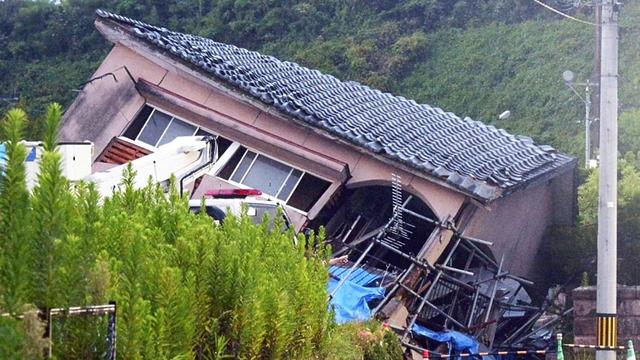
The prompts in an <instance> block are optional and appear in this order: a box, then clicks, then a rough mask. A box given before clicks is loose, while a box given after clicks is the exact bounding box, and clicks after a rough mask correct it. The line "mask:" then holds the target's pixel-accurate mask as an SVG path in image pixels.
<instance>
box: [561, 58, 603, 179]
mask: <svg viewBox="0 0 640 360" xmlns="http://www.w3.org/2000/svg"><path fill="white" fill-rule="evenodd" d="M573 78H574V74H573V71H571V70H565V71H564V72H562V79H564V84H565V85H567V87H568V88H569V89H571V91H573V93H574V94H575V95H576V96H577V97H578V98H579V99H580V100H582V102H583V103H584V168H585V169H588V168H590V167H592V165H591V123H592V121H591V119H590V117H591V87H592V86H598V84H597V83H595V84H594V83H591V82H590V81H589V79H587V81H586V82H584V83H574V82H573ZM573 85H578V86H584V97H583V96H581V95H580V93H578V91H577V90H576V88H575V87H574V86H573Z"/></svg>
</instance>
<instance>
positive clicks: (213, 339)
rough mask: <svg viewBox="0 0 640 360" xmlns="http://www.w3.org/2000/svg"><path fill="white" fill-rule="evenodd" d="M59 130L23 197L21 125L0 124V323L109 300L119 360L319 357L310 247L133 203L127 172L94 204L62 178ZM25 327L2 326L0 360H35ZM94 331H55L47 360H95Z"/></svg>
mask: <svg viewBox="0 0 640 360" xmlns="http://www.w3.org/2000/svg"><path fill="white" fill-rule="evenodd" d="M59 119H60V108H59V106H55V105H54V106H51V107H50V108H49V110H48V114H47V122H46V127H47V132H46V134H47V136H46V137H45V142H44V150H45V152H44V154H43V156H42V159H41V173H40V175H39V179H38V185H37V187H36V188H35V189H34V190H33V191H32V192H31V193H29V192H28V191H27V187H26V184H25V176H24V173H25V169H24V163H23V161H24V159H25V156H26V151H25V148H24V147H23V146H22V145H21V144H19V141H20V139H21V135H22V130H23V127H24V124H25V121H26V119H25V113H24V112H23V111H21V110H11V111H10V112H9V113H8V114H7V115H6V116H5V118H4V121H3V131H4V136H5V137H6V138H7V139H8V141H7V142H6V146H7V153H8V163H7V165H6V168H5V169H4V172H3V173H2V175H1V176H0V224H1V225H0V226H2V231H0V295H1V297H0V311H1V312H10V313H12V314H20V313H23V312H24V311H26V310H28V309H29V306H31V305H27V304H34V305H35V306H37V307H38V308H41V309H43V308H48V307H61V306H62V307H66V306H81V305H89V304H103V303H106V302H107V301H109V300H115V301H117V304H118V329H117V331H118V342H117V344H118V356H119V358H122V359H139V358H153V359H165V358H174V359H175V358H181V359H183V358H184V359H186V358H199V359H217V358H223V357H224V356H232V357H234V358H246V359H255V358H264V359H308V358H325V357H331V356H330V354H329V348H330V346H329V342H330V341H331V339H332V336H331V333H332V332H333V331H335V329H336V327H335V326H334V325H333V320H332V316H331V313H330V312H329V311H327V292H326V283H327V279H328V273H327V268H326V265H325V261H324V260H326V257H327V254H326V251H325V249H324V248H323V247H322V246H317V245H315V246H314V247H309V246H307V245H306V244H318V243H319V244H321V243H322V242H321V241H314V237H311V238H310V239H309V240H308V242H304V241H300V242H299V243H298V244H297V245H295V244H294V241H293V239H294V236H293V233H292V232H285V233H280V232H271V231H269V230H268V228H269V226H268V224H267V222H264V223H263V224H262V225H261V226H254V225H252V223H251V221H250V220H249V219H248V218H246V217H233V216H231V215H230V216H229V217H228V218H227V219H225V222H224V224H223V225H216V224H214V223H213V222H212V221H211V219H210V218H209V217H207V216H206V215H204V214H205V213H204V212H202V214H203V215H194V214H192V213H190V212H189V210H188V206H187V204H186V201H187V200H186V199H185V198H181V197H180V196H179V195H178V194H177V192H176V191H173V190H172V191H171V192H170V194H169V195H168V196H166V195H165V194H163V192H162V190H161V189H160V188H159V186H156V185H150V186H149V187H147V188H145V189H142V190H134V189H133V187H132V185H131V182H132V179H133V176H134V174H133V170H132V169H129V171H128V172H127V173H126V175H125V176H124V179H123V188H122V189H121V191H120V192H118V193H116V194H115V195H114V196H113V197H111V198H108V199H100V197H99V196H98V194H97V193H96V191H95V189H94V187H93V186H92V185H91V184H77V185H76V184H71V183H69V181H67V180H66V179H65V178H64V177H63V176H62V174H61V171H60V155H59V154H58V153H56V152H55V132H56V129H57V126H58V122H59ZM276 228H279V227H278V226H276ZM29 324H31V323H29ZM29 324H27V321H19V320H14V319H13V318H11V317H9V318H2V319H0V358H3V359H10V358H31V357H32V356H33V354H34V353H35V354H39V353H41V348H42V346H43V344H40V343H38V342H37V341H35V340H34V339H36V340H37V339H38V338H41V335H42V332H41V330H38V329H39V328H38V326H37V321H36V322H35V323H34V324H35V325H29ZM105 330H106V325H105V320H104V319H100V318H82V319H78V318H67V319H62V320H56V321H55V322H54V329H53V334H54V337H53V350H54V355H55V356H56V357H57V358H98V357H99V356H100V354H101V353H102V352H103V351H104V350H105V349H104V348H105V343H104V342H105V341H104V333H105ZM38 331H40V332H39V334H40V336H37V335H36V336H33V334H34V333H35V334H38ZM34 341H35V342H34ZM34 344H35V345H34ZM34 348H35V349H36V350H34ZM38 349H40V350H38Z"/></svg>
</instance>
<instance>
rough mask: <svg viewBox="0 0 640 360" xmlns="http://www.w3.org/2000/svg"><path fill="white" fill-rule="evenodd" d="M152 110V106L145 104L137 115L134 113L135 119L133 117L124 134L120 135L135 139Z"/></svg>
mask: <svg viewBox="0 0 640 360" xmlns="http://www.w3.org/2000/svg"><path fill="white" fill-rule="evenodd" d="M152 111H153V108H152V107H150V106H148V105H145V106H144V107H143V108H142V110H140V112H138V115H136V117H135V119H133V121H132V122H131V125H129V127H128V128H127V130H126V131H125V132H124V134H122V136H124V137H126V138H129V139H131V140H135V139H136V138H137V137H138V134H140V131H141V130H142V127H143V126H144V123H145V122H146V121H147V119H148V118H149V115H151V112H152Z"/></svg>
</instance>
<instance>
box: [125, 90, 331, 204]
mask: <svg viewBox="0 0 640 360" xmlns="http://www.w3.org/2000/svg"><path fill="white" fill-rule="evenodd" d="M144 106H148V107H150V108H151V109H152V111H151V112H150V113H149V116H148V117H147V118H146V119H145V121H144V125H143V126H142V127H141V128H140V132H139V133H138V134H137V135H136V138H135V139H129V138H128V137H127V139H129V140H131V141H133V142H135V143H136V144H137V145H139V146H141V147H144V148H146V149H148V150H150V151H153V152H155V151H156V150H157V149H158V146H157V144H159V143H160V141H161V140H162V137H163V136H164V135H165V133H166V132H167V130H168V129H169V127H170V126H171V124H172V123H173V120H175V119H177V120H179V121H182V122H184V123H186V124H189V125H191V126H194V127H195V131H194V132H193V135H195V134H197V133H198V131H200V130H202V131H205V132H207V133H210V134H211V135H213V136H219V134H218V133H217V132H216V131H212V130H211V129H209V128H206V127H203V126H200V125H197V124H195V123H193V122H191V121H188V120H185V119H184V118H182V117H180V116H177V115H175V114H174V113H172V112H170V111H167V110H165V109H163V108H162V107H161V106H157V105H155V104H154V103H150V102H146V103H145V104H144V105H143V106H142V107H140V110H138V113H136V116H135V117H137V116H138V114H139V113H140V111H142V109H144ZM156 111H160V112H162V113H164V114H167V115H168V116H171V120H170V121H169V123H168V124H167V126H166V128H165V129H164V130H163V132H162V134H161V135H160V137H159V138H158V140H157V142H156V145H151V144H148V143H146V142H144V141H142V140H138V139H139V137H140V135H141V134H142V132H143V131H144V129H145V128H146V127H147V124H148V123H149V120H150V119H151V117H152V116H153V114H154V113H155V112H156ZM135 117H134V119H135ZM130 126H131V124H129V126H127V127H126V128H125V129H123V131H122V133H121V134H120V136H124V133H125V132H126V131H127V129H128V128H129V127H130ZM226 139H228V140H229V141H231V145H230V146H229V147H228V148H227V149H226V150H225V151H224V152H223V153H222V154H218V162H217V164H216V165H214V166H213V168H212V169H211V171H210V172H209V173H208V174H209V175H210V176H214V177H216V178H217V179H219V180H221V181H224V182H227V183H229V184H231V185H234V186H236V187H238V188H241V189H251V187H249V186H247V185H244V184H242V181H244V179H245V178H246V177H247V174H248V173H249V172H250V170H251V168H252V167H253V165H254V164H255V161H256V160H257V159H258V157H260V156H264V157H265V158H268V159H271V160H273V161H276V162H278V163H280V164H283V165H285V166H288V167H289V168H290V170H289V173H288V174H287V177H286V178H285V179H284V181H283V182H282V184H281V185H280V187H279V188H278V192H277V194H276V195H271V194H267V193H263V196H264V197H266V198H267V199H269V200H271V201H274V202H276V203H278V204H280V205H282V206H287V208H289V209H292V210H294V211H296V212H298V213H300V214H302V215H305V216H306V214H307V211H304V210H301V209H298V208H296V207H293V206H291V205H288V204H287V203H288V202H289V200H290V199H291V197H292V196H293V194H294V192H295V191H296V190H297V188H298V186H299V185H300V182H301V181H302V178H303V177H304V176H305V175H306V174H309V175H310V176H313V177H316V178H318V179H320V180H323V181H326V182H328V183H329V184H331V183H333V181H332V180H330V179H327V178H325V177H323V176H318V175H316V174H313V173H310V172H308V171H305V170H302V169H300V168H298V167H297V166H294V165H292V164H291V163H288V162H286V161H282V160H280V159H277V158H275V157H272V156H269V155H266V154H265V153H263V152H261V151H258V150H256V149H255V148H252V147H249V146H247V145H244V144H242V143H240V142H238V141H236V140H233V139H231V138H226ZM240 147H244V148H245V152H244V154H242V158H241V159H240V161H238V164H237V165H236V166H235V167H234V169H233V172H232V173H231V175H230V176H229V179H224V178H221V177H220V176H218V174H219V173H220V172H221V171H222V170H223V169H224V167H225V165H226V164H227V163H228V162H229V160H231V157H233V155H234V154H235V152H236V151H238V150H240ZM249 151H251V152H253V153H255V155H256V156H255V157H254V159H253V160H252V161H251V164H249V167H248V168H247V170H246V172H245V173H244V174H243V176H242V179H241V180H240V182H236V181H233V180H231V178H232V177H233V175H235V173H236V171H237V169H238V167H239V166H240V164H241V163H242V160H243V159H244V158H245V156H246V155H247V153H248V152H249ZM222 160H224V161H222ZM295 170H297V171H300V177H299V178H298V180H296V183H295V185H294V186H293V188H292V189H291V192H290V193H289V195H288V196H287V198H286V200H281V199H279V198H278V197H277V196H278V194H280V192H281V191H282V189H283V187H284V186H285V185H286V183H287V180H288V179H289V177H291V175H292V174H293V171H295Z"/></svg>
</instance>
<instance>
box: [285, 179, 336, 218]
mask: <svg viewBox="0 0 640 360" xmlns="http://www.w3.org/2000/svg"><path fill="white" fill-rule="evenodd" d="M329 185H331V183H329V182H328V181H325V180H322V179H320V178H317V177H315V176H313V175H310V174H304V175H303V176H302V179H300V183H299V184H298V187H296V189H295V191H294V192H293V194H291V198H289V202H287V205H289V206H293V207H294V208H296V209H300V210H303V211H309V210H311V207H312V206H313V204H315V203H316V201H318V199H319V198H320V196H322V194H324V192H325V191H327V189H328V188H329Z"/></svg>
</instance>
